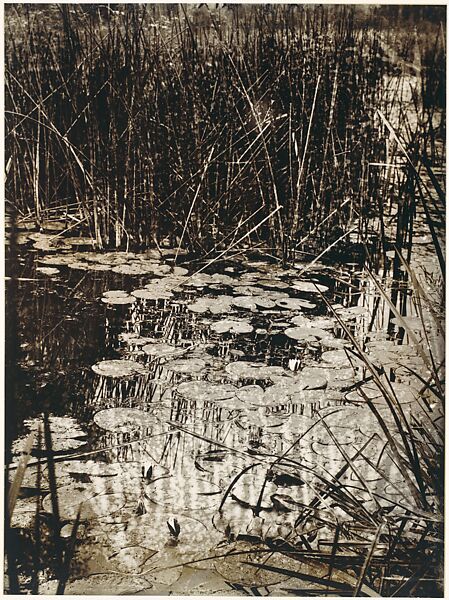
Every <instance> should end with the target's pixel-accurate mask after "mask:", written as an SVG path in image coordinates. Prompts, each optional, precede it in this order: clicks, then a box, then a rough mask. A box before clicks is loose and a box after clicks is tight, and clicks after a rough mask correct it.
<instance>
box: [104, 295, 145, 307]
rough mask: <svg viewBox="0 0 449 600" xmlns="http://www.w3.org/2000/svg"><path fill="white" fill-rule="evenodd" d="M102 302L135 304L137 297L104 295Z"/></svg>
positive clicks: (118, 304)
mask: <svg viewBox="0 0 449 600" xmlns="http://www.w3.org/2000/svg"><path fill="white" fill-rule="evenodd" d="M101 301H102V302H104V303H105V304H110V305H117V306H122V305H123V306H125V305H126V304H134V302H136V301H137V300H136V298H134V297H133V296H128V295H127V296H111V297H109V298H108V297H104V296H103V298H102V299H101Z"/></svg>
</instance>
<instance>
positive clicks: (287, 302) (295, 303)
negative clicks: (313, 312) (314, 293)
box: [276, 298, 316, 310]
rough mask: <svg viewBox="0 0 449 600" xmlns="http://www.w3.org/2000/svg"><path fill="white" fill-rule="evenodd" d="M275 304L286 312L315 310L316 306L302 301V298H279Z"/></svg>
mask: <svg viewBox="0 0 449 600" xmlns="http://www.w3.org/2000/svg"><path fill="white" fill-rule="evenodd" d="M276 304H277V305H278V306H280V307H281V308H286V309H288V310H301V309H303V308H315V307H316V304H314V303H313V302H309V301H308V300H303V299H302V298H279V299H278V300H276Z"/></svg>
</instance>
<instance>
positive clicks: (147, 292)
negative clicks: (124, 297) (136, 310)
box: [131, 286, 173, 300]
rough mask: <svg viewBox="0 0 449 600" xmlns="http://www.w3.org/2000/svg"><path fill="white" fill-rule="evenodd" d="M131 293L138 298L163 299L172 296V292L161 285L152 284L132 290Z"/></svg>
mask: <svg viewBox="0 0 449 600" xmlns="http://www.w3.org/2000/svg"><path fill="white" fill-rule="evenodd" d="M131 294H132V295H133V296H134V297H135V298H139V299H140V300H165V299H167V298H171V297H172V296H173V292H171V291H170V290H167V289H166V288H164V287H162V286H152V287H151V288H149V287H148V288H143V289H138V290H134V291H132V292H131Z"/></svg>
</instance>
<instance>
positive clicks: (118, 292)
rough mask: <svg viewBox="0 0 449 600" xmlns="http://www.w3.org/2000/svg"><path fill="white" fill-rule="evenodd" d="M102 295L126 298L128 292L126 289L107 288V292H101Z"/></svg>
mask: <svg viewBox="0 0 449 600" xmlns="http://www.w3.org/2000/svg"><path fill="white" fill-rule="evenodd" d="M103 296H104V297H105V298H127V297H128V296H129V294H128V292H127V291H126V290H109V291H108V292H103Z"/></svg>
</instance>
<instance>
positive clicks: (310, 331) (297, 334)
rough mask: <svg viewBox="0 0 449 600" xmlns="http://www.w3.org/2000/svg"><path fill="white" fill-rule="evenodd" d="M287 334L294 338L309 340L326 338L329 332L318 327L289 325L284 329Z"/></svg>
mask: <svg viewBox="0 0 449 600" xmlns="http://www.w3.org/2000/svg"><path fill="white" fill-rule="evenodd" d="M284 333H285V335H286V336H287V337H289V338H292V339H293V340H298V341H308V340H310V338H312V339H320V338H325V337H327V336H328V335H329V334H328V333H327V331H324V330H323V329H318V327H289V328H288V329H286V330H285V331H284Z"/></svg>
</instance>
